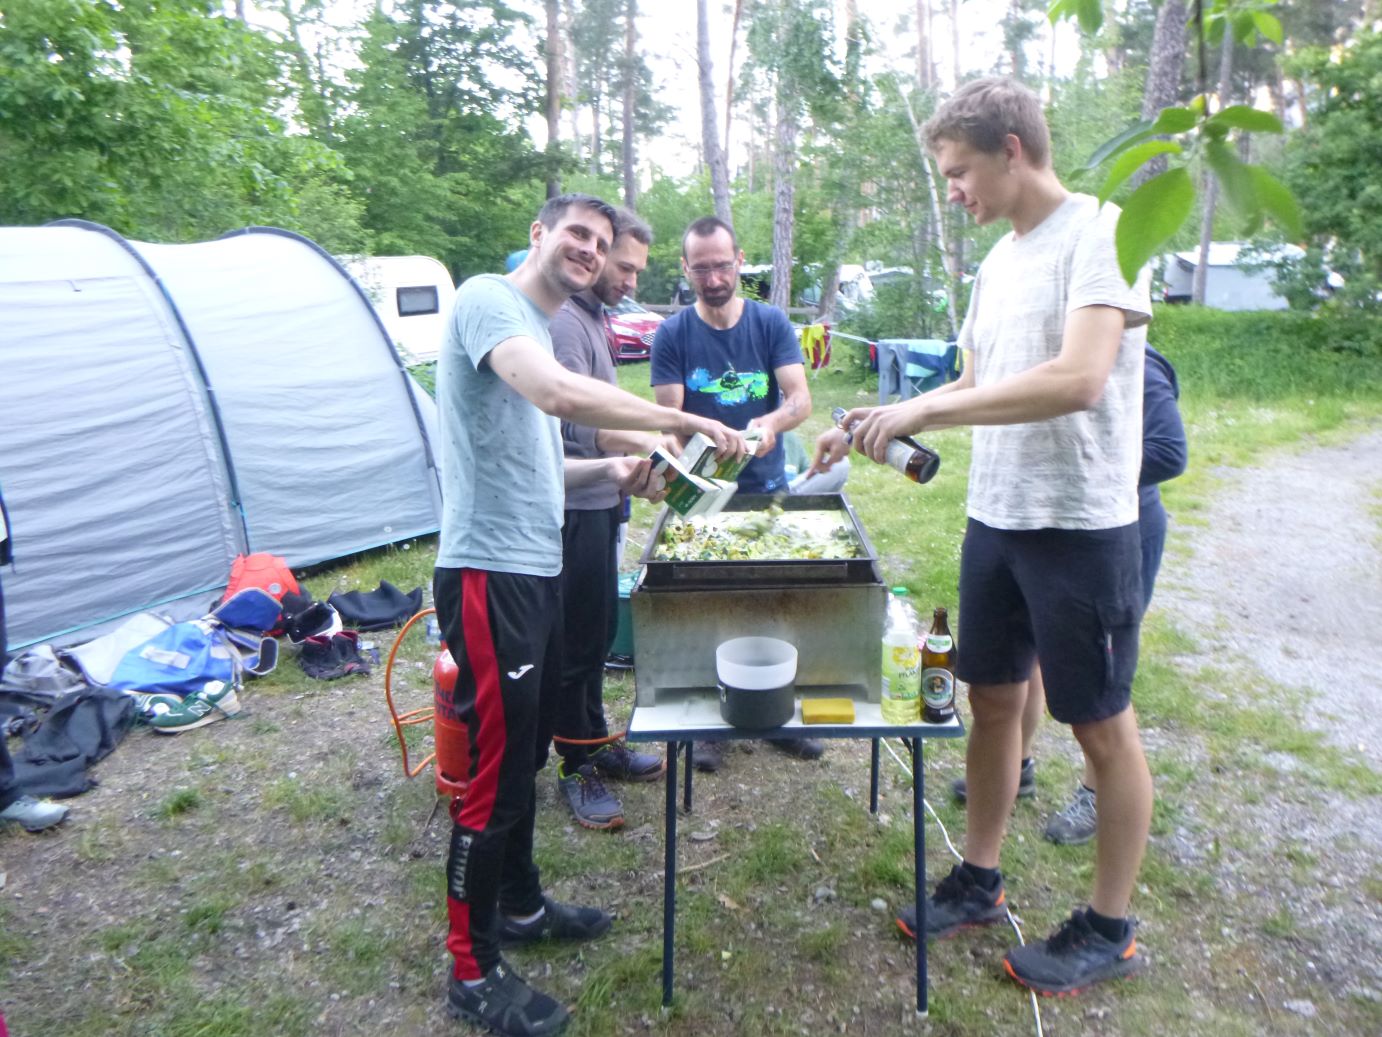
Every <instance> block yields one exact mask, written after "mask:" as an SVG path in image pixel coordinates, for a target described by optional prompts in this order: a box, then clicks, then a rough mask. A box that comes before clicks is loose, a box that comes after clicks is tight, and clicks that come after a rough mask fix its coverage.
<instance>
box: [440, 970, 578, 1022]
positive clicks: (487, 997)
mask: <svg viewBox="0 0 1382 1037" xmlns="http://www.w3.org/2000/svg"><path fill="white" fill-rule="evenodd" d="M446 1011H447V1013H448V1014H449V1015H450V1016H451V1018H453V1019H465V1020H466V1021H467V1022H472V1023H474V1024H476V1025H477V1026H483V1027H484V1028H485V1029H486V1030H488V1031H489V1032H490V1033H497V1034H499V1035H500V1037H532V1035H535V1034H545V1033H561V1032H562V1030H565V1029H566V1023H567V1020H569V1019H570V1018H571V1013H570V1012H568V1011H567V1010H566V1009H565V1008H563V1007H562V1006H561V1005H559V1004H558V1003H557V1002H556V1001H555V1000H554V999H552V998H550V997H548V996H547V995H546V994H544V993H542V992H541V991H539V990H534V989H533V988H532V987H530V986H528V984H527V983H524V982H523V977H521V976H520V975H518V973H516V972H514V971H513V969H512V968H510V966H509V964H508V962H505V961H501V962H500V963H499V964H498V965H496V966H494V968H492V969H490V970H489V972H487V973H486V974H485V979H484V982H482V983H478V984H476V985H475V986H473V987H468V986H466V985H465V984H464V983H463V982H461V981H460V980H459V979H457V978H456V977H455V976H452V977H451V983H450V985H449V986H448V987H447V990H446Z"/></svg>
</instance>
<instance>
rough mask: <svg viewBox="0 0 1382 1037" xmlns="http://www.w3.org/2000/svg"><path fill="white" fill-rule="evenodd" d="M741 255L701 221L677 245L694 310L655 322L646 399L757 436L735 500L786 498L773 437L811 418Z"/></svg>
mask: <svg viewBox="0 0 1382 1037" xmlns="http://www.w3.org/2000/svg"><path fill="white" fill-rule="evenodd" d="M743 262H744V253H743V252H741V251H740V250H739V243H738V242H737V241H736V240H735V237H734V230H733V229H732V228H731V227H730V226H729V224H727V223H725V222H724V221H723V220H719V219H716V218H715V217H714V216H703V217H701V218H700V219H699V220H696V221H695V222H694V223H692V224H691V226H689V227H687V228H686V233H685V234H684V235H683V236H682V239H681V269H682V273H683V274H685V275H686V280H687V282H688V283H690V284H691V285H692V286H693V287H694V288H695V290H696V305H695V306H688V307H687V308H686V309H684V310H681V311H679V312H677V313H675V314H673V315H672V316H671V317H669V318H668V319H667V320H665V321H663V322H662V324H661V325H660V326H659V327H658V329H657V334H656V336H654V338H653V353H652V384H653V395H654V397H655V398H656V399H657V402H658V403H660V404H662V405H663V406H664V407H675V408H677V409H678V410H683V411H688V412H690V413H692V414H698V415H700V416H702V417H706V418H714V419H716V420H718V421H722V422H724V423H725V424H726V425H728V426H729V427H730V428H736V429H747V428H759V429H762V430H763V433H764V435H763V440H762V444H761V445H760V446H759V449H758V454H757V456H756V457H754V459H753V460H752V461H750V462H749V465H748V467H747V468H745V469H744V471H743V473H742V474H741V475H740V476H739V492H741V493H778V492H782V493H786V492H787V473H786V469H785V467H784V463H783V457H784V451H783V448H782V441H781V440H780V438H779V437H780V436H781V434H782V433H783V432H786V431H787V430H788V429H794V428H796V427H797V426H798V425H800V424H801V423H802V422H803V421H805V420H806V419H807V418H808V417H809V416H810V414H811V390H810V389H809V388H807V385H806V365H805V364H804V363H803V362H802V358H801V347H800V345H799V344H798V343H797V336H796V332H794V331H793V330H792V325H791V322H790V321H788V320H787V316H786V314H784V313H783V312H782V311H781V310H779V309H777V308H776V307H773V306H765V305H763V304H762V303H760V302H753V301H752V300H748V299H744V298H743V297H742V296H740V295H739V292H738V288H739V267H740V265H741V264H742V263H743ZM768 741H769V743H770V744H771V745H773V746H775V747H776V748H778V749H781V750H782V751H783V752H785V753H787V754H789V755H791V756H797V757H800V758H802V759H806V760H814V759H817V758H819V757H820V755H821V753H822V752H823V751H824V749H823V747H822V745H821V743H820V742H819V741H818V740H817V739H814V738H771V739H769V740H768ZM693 758H694V760H695V764H696V767H697V768H699V769H700V770H704V771H716V770H719V769H720V766H721V765H722V762H723V757H722V755H721V751H720V743H718V742H697V743H696V745H695V748H694V751H693Z"/></svg>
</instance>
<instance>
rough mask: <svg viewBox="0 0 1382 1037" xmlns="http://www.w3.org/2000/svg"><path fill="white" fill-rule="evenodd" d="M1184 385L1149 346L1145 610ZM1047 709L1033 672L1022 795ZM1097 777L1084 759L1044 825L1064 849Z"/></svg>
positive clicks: (1157, 562) (1142, 504) (1088, 823)
mask: <svg viewBox="0 0 1382 1037" xmlns="http://www.w3.org/2000/svg"><path fill="white" fill-rule="evenodd" d="M1178 399H1180V383H1179V382H1178V381H1177V380H1176V370H1175V368H1173V367H1172V366H1171V361H1169V360H1167V359H1166V358H1165V357H1164V356H1162V355H1161V354H1160V353H1158V352H1157V351H1156V350H1155V349H1153V348H1152V347H1151V346H1147V347H1146V362H1145V370H1144V375H1143V382H1142V468H1141V471H1140V472H1139V473H1138V479H1137V505H1138V509H1137V527H1138V532H1139V534H1140V535H1141V538H1142V610H1143V611H1144V612H1145V611H1146V610H1147V606H1148V605H1149V604H1151V601H1152V590H1153V588H1154V587H1155V586H1156V575H1157V571H1158V570H1159V569H1160V568H1161V553H1162V549H1163V548H1164V547H1165V546H1166V508H1165V507H1164V506H1163V505H1162V503H1161V490H1160V488H1159V487H1160V484H1161V483H1164V482H1166V481H1167V480H1168V479H1174V478H1175V477H1176V476H1178V475H1180V474H1181V473H1182V472H1184V471H1185V464H1186V460H1187V457H1188V449H1187V447H1186V442H1185V426H1184V425H1183V424H1182V422H1181V417H1180V409H1179V408H1178V407H1177V406H1176V401H1177V400H1178ZM1045 711H1046V693H1045V688H1044V686H1043V685H1042V683H1041V668H1040V667H1039V666H1038V667H1035V668H1034V669H1033V670H1032V677H1031V680H1030V683H1029V684H1028V688H1027V704H1026V707H1025V708H1024V709H1023V711H1022V771H1021V775H1020V778H1019V781H1018V787H1017V794H1018V795H1019V796H1024V797H1025V796H1035V795H1036V760H1035V758H1034V757H1033V756H1032V744H1033V742H1034V741H1035V739H1036V732H1037V725H1038V724H1039V723H1040V722H1041V715H1042V714H1043V713H1044V712H1045ZM951 788H952V790H953V791H954V793H955V796H956V798H957V799H960V800H963V799H964V798H965V794H966V792H967V787H966V785H965V779H964V778H957V779H955V781H954V783H953V784H952V786H951ZM1097 818H1098V813H1097V812H1096V810H1095V795H1094V774H1093V772H1092V770H1091V769H1090V766H1089V761H1088V760H1086V761H1085V767H1084V776H1083V778H1082V779H1081V781H1080V784H1079V786H1078V787H1077V788H1076V789H1075V795H1074V797H1073V798H1072V799H1071V800H1070V802H1069V803H1067V804H1066V805H1065V806H1064V807H1062V808H1061V809H1060V810H1058V811H1057V812H1056V813H1055V814H1053V815H1051V819H1050V821H1048V822H1047V824H1046V838H1047V839H1049V840H1050V841H1051V842H1053V843H1057V844H1058V845H1062V846H1075V845H1079V844H1080V843H1087V842H1089V840H1091V839H1093V838H1094V828H1095V822H1096V820H1097Z"/></svg>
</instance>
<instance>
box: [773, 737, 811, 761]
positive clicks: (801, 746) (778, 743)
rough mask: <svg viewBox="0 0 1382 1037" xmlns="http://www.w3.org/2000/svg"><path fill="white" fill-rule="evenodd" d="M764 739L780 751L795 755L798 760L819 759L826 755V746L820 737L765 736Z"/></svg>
mask: <svg viewBox="0 0 1382 1037" xmlns="http://www.w3.org/2000/svg"><path fill="white" fill-rule="evenodd" d="M763 740H764V741H765V742H767V743H768V744H769V745H771V746H772V747H773V748H774V749H776V750H777V751H778V752H783V753H786V754H787V755H788V756H795V757H796V758H797V759H798V760H819V759H820V758H821V757H822V756H824V755H825V746H824V745H823V744H822V743H821V740H820V739H819V738H765V739H763Z"/></svg>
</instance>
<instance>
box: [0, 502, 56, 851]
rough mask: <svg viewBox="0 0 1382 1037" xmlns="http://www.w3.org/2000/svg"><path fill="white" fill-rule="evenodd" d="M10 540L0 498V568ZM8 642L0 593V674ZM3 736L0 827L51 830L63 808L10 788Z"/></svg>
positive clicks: (9, 557) (9, 766) (11, 554)
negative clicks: (14, 825) (10, 826)
mask: <svg viewBox="0 0 1382 1037" xmlns="http://www.w3.org/2000/svg"><path fill="white" fill-rule="evenodd" d="M12 545H13V541H11V540H10V516H9V512H7V511H6V510H5V498H4V497H3V496H0V566H4V565H9V564H10V562H11V561H12V560H13V558H14V552H13V550H12ZM9 659H10V656H9V641H7V640H6V635H5V594H4V590H3V589H0V672H3V671H4V669H5V664H6V663H8V662H9ZM5 742H6V736H5V732H4V731H3V730H0V825H3V824H4V823H6V822H10V823H14V824H18V825H22V826H23V827H24V828H25V829H26V830H27V831H30V832H41V831H43V830H44V829H45V828H52V827H53V826H54V825H56V824H58V823H59V822H61V821H62V819H63V818H65V817H66V816H67V808H66V807H65V806H62V805H61V804H59V803H51V802H49V801H48V800H41V799H34V797H33V796H25V795H21V794H20V792H19V790H18V789H17V788H16V787H15V784H14V762H13V761H12V760H11V759H10V750H9V747H8V746H7V745H6V744H5Z"/></svg>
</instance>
